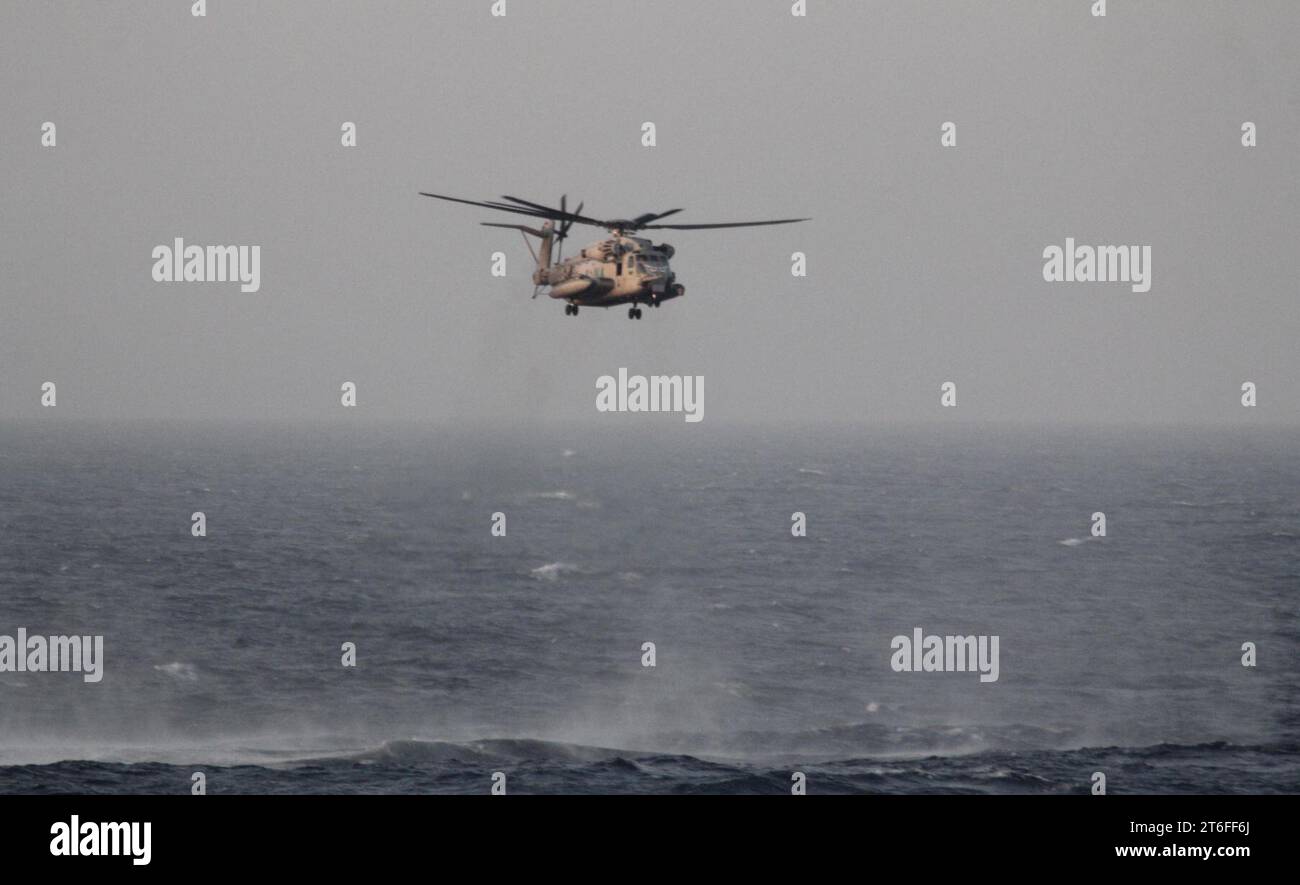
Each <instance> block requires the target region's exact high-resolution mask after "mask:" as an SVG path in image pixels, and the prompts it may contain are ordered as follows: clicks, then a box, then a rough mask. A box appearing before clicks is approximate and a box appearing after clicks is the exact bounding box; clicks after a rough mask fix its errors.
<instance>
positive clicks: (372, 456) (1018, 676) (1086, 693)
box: [0, 416, 1300, 794]
mask: <svg viewBox="0 0 1300 885" xmlns="http://www.w3.org/2000/svg"><path fill="white" fill-rule="evenodd" d="M624 417H630V416H611V421H610V423H609V425H608V426H607V427H596V428H594V429H582V430H571V431H563V430H549V431H536V432H534V431H527V432H525V431H524V430H511V429H509V428H501V429H499V430H495V431H488V430H484V431H482V432H476V433H469V432H460V431H439V430H433V429H418V428H398V427H382V428H374V427H366V428H360V427H347V428H338V427H336V428H329V427H299V428H294V427H284V428H275V427H253V426H249V427H237V426H226V427H223V426H216V425H211V426H208V425H192V426H181V427H176V426H167V425H122V426H112V425H102V426H101V425H93V424H79V423H77V422H69V421H58V422H51V423H48V424H33V425H14V424H9V425H0V634H5V635H11V636H12V635H14V634H15V631H16V630H17V628H19V627H25V628H27V630H28V632H29V633H42V634H99V635H103V637H104V678H103V680H102V681H101V682H99V683H94V684H91V683H86V682H84V680H83V679H82V678H81V676H80V675H79V674H75V673H30V672H24V673H18V672H4V673H0V792H7V793H56V792H68V793H188V792H189V791H190V788H191V775H192V774H193V773H194V772H197V771H202V772H203V773H204V775H205V777H206V783H207V792H208V793H209V794H215V793H486V792H488V791H489V790H490V788H491V786H492V775H493V773H494V772H502V773H504V774H505V776H506V783H507V790H508V792H510V793H774V794H780V793H788V792H789V791H790V789H791V784H792V779H791V778H792V774H793V773H794V772H796V771H797V772H803V773H804V775H805V776H806V782H807V791H808V793H810V794H816V793H843V792H856V793H931V792H934V793H952V792H969V793H1087V792H1088V791H1089V790H1090V788H1091V786H1092V780H1091V779H1092V776H1093V773H1094V772H1102V773H1104V774H1105V776H1106V785H1107V791H1108V792H1109V793H1113V794H1119V793H1265V792H1285V793H1296V792H1300V696H1298V693H1297V674H1298V673H1300V620H1298V619H1297V601H1298V599H1300V596H1298V593H1300V458H1297V453H1298V451H1300V446H1298V445H1297V443H1300V432H1297V431H1263V430H1260V429H1257V428H1252V429H1241V430H1205V429H1196V428H1182V429H1168V430H1160V431H1152V430H1124V429H1115V430H1088V431H1069V430H1053V431H1044V430H1039V429H1033V428H1014V427H1005V428H991V429H985V428H978V427H965V428H957V427H948V426H938V425H936V426H933V427H928V428H925V427H918V428H915V429H911V430H889V431H885V430H872V429H865V428H858V429H853V428H844V427H839V428H837V427H825V428H815V427H805V428H799V429H790V430H762V429H735V428H731V429H728V428H718V429H713V428H711V427H708V426H706V425H677V424H674V423H673V422H675V421H677V420H678V419H672V421H668V420H665V422H663V423H661V424H656V425H654V426H653V429H652V430H651V431H649V432H648V431H647V428H648V427H650V426H651V425H650V424H649V423H641V424H636V425H622V424H620V423H619V419H620V418H624ZM656 417H659V416H656ZM664 417H665V418H667V417H668V416H664ZM196 511H202V512H204V513H205V515H206V519H207V537H204V538H195V537H192V536H191V532H190V526H191V520H190V517H191V514H192V513H193V512H196ZM795 511H801V512H803V513H805V514H806V516H807V526H808V536H807V537H805V538H796V537H792V535H791V531H790V527H791V514H792V513H793V512H795ZM1097 511H1101V512H1104V513H1105V514H1106V519H1107V536H1106V537H1104V538H1094V537H1092V535H1091V533H1090V527H1091V525H1092V523H1091V521H1090V517H1091V515H1092V514H1093V513H1094V512H1097ZM495 512H501V513H503V514H505V517H506V535H505V537H493V536H492V534H491V532H490V529H491V526H492V514H493V513H495ZM917 627H920V628H922V629H923V630H924V631H925V632H926V633H934V634H956V635H969V634H987V635H997V636H998V637H999V638H1000V667H999V670H1000V673H999V678H998V680H997V681H996V682H989V683H982V682H981V681H980V680H979V678H978V674H976V673H971V672H951V673H949V672H943V673H908V672H895V671H894V670H893V669H892V668H891V666H890V658H891V654H892V650H891V644H890V643H891V639H892V637H894V636H895V635H900V634H906V635H910V634H911V633H912V630H913V629H914V628H917ZM347 642H351V643H355V645H356V649H357V652H356V660H357V666H356V667H354V668H349V667H344V666H343V665H342V663H341V658H342V652H341V647H342V645H343V644H344V643H347ZM647 642H653V643H654V648H655V666H654V667H646V666H643V665H642V663H643V661H642V658H643V644H644V643H647ZM1247 642H1250V643H1254V644H1255V647H1256V650H1257V665H1256V666H1254V667H1245V666H1243V665H1242V660H1241V659H1242V655H1243V652H1242V646H1243V643H1247Z"/></svg>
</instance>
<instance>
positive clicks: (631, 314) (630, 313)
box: [627, 307, 641, 320]
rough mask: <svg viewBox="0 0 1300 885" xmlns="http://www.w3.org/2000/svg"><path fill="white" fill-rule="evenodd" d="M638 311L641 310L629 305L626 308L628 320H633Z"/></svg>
mask: <svg viewBox="0 0 1300 885" xmlns="http://www.w3.org/2000/svg"><path fill="white" fill-rule="evenodd" d="M639 313H641V311H639V310H637V309H636V308H635V307H629V308H628V309H627V318H628V319H629V320H634V319H636V318H637V315H638V314H639Z"/></svg>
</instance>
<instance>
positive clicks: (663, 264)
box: [533, 234, 686, 307]
mask: <svg viewBox="0 0 1300 885" xmlns="http://www.w3.org/2000/svg"><path fill="white" fill-rule="evenodd" d="M672 255H673V247H672V246H670V245H668V244H667V243H662V244H659V245H655V244H653V243H652V242H651V241H650V240H647V239H644V238H642V237H631V236H625V235H622V234H615V235H614V236H612V237H610V238H609V239H606V240H600V241H598V242H595V243H592V244H591V245H589V246H587V247H586V248H584V249H583V250H582V251H581V252H580V253H579V254H577V255H574V256H572V257H571V258H565V259H564V260H562V261H559V262H557V263H555V264H553V265H551V266H549V267H545V268H538V270H537V271H536V272H535V273H534V274H533V282H534V283H536V284H537V285H539V286H549V287H550V291H549V292H548V293H547V294H549V295H550V297H552V298H555V299H557V300H561V301H567V302H569V303H570V304H573V305H578V304H581V305H587V306H591V307H615V306H617V305H620V304H632V305H636V304H649V305H653V306H657V305H658V304H659V303H660V302H663V301H667V300H669V299H670V298H679V297H681V296H682V295H684V294H685V292H686V289H685V287H684V286H681V285H680V284H678V283H677V281H676V280H677V278H676V275H675V274H674V273H673V272H672V268H671V267H670V265H669V259H670V258H671V257H672Z"/></svg>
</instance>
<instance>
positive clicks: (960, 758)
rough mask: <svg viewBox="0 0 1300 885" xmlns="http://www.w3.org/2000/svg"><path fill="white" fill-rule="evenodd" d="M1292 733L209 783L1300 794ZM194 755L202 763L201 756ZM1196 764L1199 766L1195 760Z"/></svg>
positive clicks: (212, 780)
mask: <svg viewBox="0 0 1300 885" xmlns="http://www.w3.org/2000/svg"><path fill="white" fill-rule="evenodd" d="M1298 754H1300V746H1297V745H1295V744H1264V745H1234V744H1228V743H1224V742H1213V743H1206V744H1156V745H1152V746H1146V747H1088V748H1078V749H1073V750H1027V751H1008V750H985V751H982V752H977V753H964V754H947V755H945V754H933V755H927V756H919V757H910V758H904V757H888V756H885V757H881V756H862V755H858V754H853V753H847V754H842V755H831V756H826V757H821V758H799V757H793V756H792V757H789V758H784V759H781V758H775V757H766V758H758V759H732V758H726V757H721V756H713V755H708V754H699V755H696V754H690V753H682V752H658V751H653V750H626V749H616V748H609V747H599V746H587V745H582V744H572V743H564V742H559V741H547V740H536V739H521V738H516V739H486V740H477V741H470V742H465V743H453V742H446V741H433V740H410V739H407V740H393V741H388V742H385V743H383V744H381V745H379V746H377V747H374V748H370V749H363V750H359V751H352V752H339V753H332V754H327V755H318V756H307V757H300V758H292V759H284V760H282V761H278V762H272V761H268V760H267V759H266V758H264V757H263V758H260V759H259V760H258V761H257V762H243V763H237V764H230V765H203V766H202V768H203V770H204V771H205V773H206V774H207V782H208V789H209V792H212V793H222V792H226V793H290V792H291V793H313V792H321V793H331V792H348V793H411V792H415V793H439V792H442V793H486V792H487V791H488V790H489V789H490V787H491V784H492V776H493V774H494V773H496V772H503V773H505V774H506V776H507V790H508V792H515V793H782V792H787V791H788V790H789V789H790V784H791V778H792V775H793V773H794V772H795V771H801V772H803V773H804V775H805V777H806V779H807V785H808V792H810V793H911V792H926V793H934V792H938V793H1079V794H1082V793H1087V792H1088V791H1089V789H1090V787H1091V781H1090V777H1091V773H1092V772H1093V771H1097V770H1104V771H1106V772H1107V775H1108V789H1110V790H1111V791H1112V792H1115V793H1120V792H1125V793H1171V792H1172V793H1180V792H1181V793H1294V792H1297V791H1300V783H1297V782H1296V775H1295V774H1294V762H1295V759H1296V757H1297V755H1298ZM196 764H197V763H196ZM194 770H196V768H195V764H190V765H176V764H169V763H164V762H136V763H121V762H92V761H65V762H58V763H54V764H49V765H23V766H7V767H0V792H14V793H62V792H70V793H87V792H89V793H95V792H140V793H180V792H186V791H188V789H189V783H190V780H189V778H190V775H191V773H192V772H193V771H194ZM1193 771H1194V772H1196V777H1195V778H1193V777H1191V776H1190V775H1189V772H1193Z"/></svg>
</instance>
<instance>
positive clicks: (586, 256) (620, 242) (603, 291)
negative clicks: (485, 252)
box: [420, 191, 810, 320]
mask: <svg viewBox="0 0 1300 885" xmlns="http://www.w3.org/2000/svg"><path fill="white" fill-rule="evenodd" d="M420 196H423V197H433V198H434V199H438V200H448V201H450V202H453V203H465V204H467V205H470V206H481V207H483V208H486V209H497V210H499V211H502V212H513V213H515V214H517V215H526V216H529V217H532V218H535V219H538V220H540V221H541V226H540V227H530V226H529V225H526V224H499V223H497V222H493V221H484V222H480V223H481V224H482V225H483V226H484V227H504V228H509V229H511V230H517V231H519V232H520V233H521V234H522V235H523V238H524V243H525V244H526V245H527V246H528V251H529V252H531V253H532V256H533V260H534V261H535V262H536V264H537V267H536V269H535V270H534V271H533V298H536V297H537V296H538V295H539V294H540V293H541V292H542V291H543V290H545V291H546V294H547V295H548V296H550V297H551V298H554V299H556V300H557V301H563V302H565V305H564V313H565V315H566V316H577V315H578V308H579V307H615V306H618V305H622V304H627V305H630V306H629V307H628V311H627V316H628V319H631V320H639V319H641V307H640V305H642V304H648V305H650V306H651V307H658V306H659V305H660V304H662V303H663V302H665V301H670V300H671V299H673V298H681V297H682V296H683V295H685V294H686V287H685V286H683V285H682V284H681V283H679V282H677V275H676V274H674V273H673V271H672V268H670V267H669V264H668V261H669V259H671V258H672V257H673V254H674V252H675V250H674V249H673V247H672V246H670V245H669V244H667V243H659V244H655V243H653V242H652V241H651V240H649V239H646V238H645V237H638V236H634V234H636V233H638V232H639V231H644V230H706V229H713V228H730V227H761V226H765V225H771V224H794V223H796V222H800V221H808V220H810V219H807V218H781V219H775V220H772V221H733V222H727V223H723V224H655V223H654V222H657V221H660V220H662V219H664V218H667V217H668V216H670V215H676V214H677V213H678V212H681V211H682V210H681V209H669V210H668V211H667V212H647V213H645V214H644V215H638V216H636V217H635V218H619V219H613V220H601V219H598V218H591V217H589V216H586V215H583V214H582V208H583V205H584V204H582V203H579V204H578V208H577V209H575V210H574V211H572V212H570V211H568V196H567V195H565V196H561V197H560V208H558V209H556V208H553V207H550V206H544V205H542V204H541V203H533V202H530V201H528V200H521V199H519V198H518V197H510V196H503V197H502V198H501V199H502V200H505V201H506V202H499V201H492V200H489V201H478V200H462V199H460V198H459V197H448V196H445V195H443V194H430V193H426V192H425V191H420ZM575 224H585V225H589V226H591V227H601V228H604V229H605V230H607V231H609V233H610V234H611V236H610V237H609V238H608V239H605V240H600V241H599V242H595V243H592V244H591V245H589V246H587V247H585V248H584V249H583V250H582V251H581V252H580V253H578V254H577V255H574V256H572V257H570V258H564V257H563V249H564V245H563V244H564V240H565V239H566V238H567V237H568V236H569V228H571V227H573V225H575ZM530 236H531V237H535V238H537V239H538V240H539V241H540V248H538V249H533V244H532V242H531V241H530V240H529V239H528V238H529V237H530ZM552 252H554V256H552Z"/></svg>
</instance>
